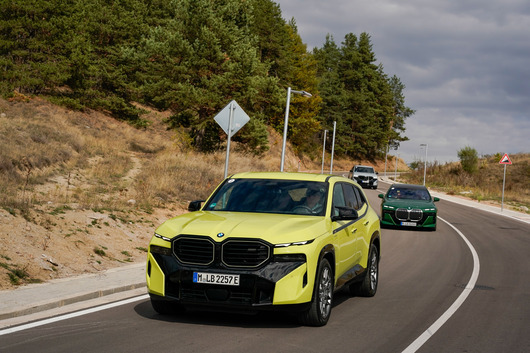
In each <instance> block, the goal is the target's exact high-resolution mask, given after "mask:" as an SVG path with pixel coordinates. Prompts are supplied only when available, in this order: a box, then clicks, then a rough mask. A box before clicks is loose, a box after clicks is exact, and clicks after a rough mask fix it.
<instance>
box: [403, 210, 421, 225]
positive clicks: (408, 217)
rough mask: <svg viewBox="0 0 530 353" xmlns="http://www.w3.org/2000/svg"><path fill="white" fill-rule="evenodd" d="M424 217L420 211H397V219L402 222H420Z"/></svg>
mask: <svg viewBox="0 0 530 353" xmlns="http://www.w3.org/2000/svg"><path fill="white" fill-rule="evenodd" d="M422 217H423V211H422V210H420V209H413V210H408V209H406V208H398V209H397V210H396V218H397V219H399V220H400V221H415V222H417V221H419V220H421V219H422Z"/></svg>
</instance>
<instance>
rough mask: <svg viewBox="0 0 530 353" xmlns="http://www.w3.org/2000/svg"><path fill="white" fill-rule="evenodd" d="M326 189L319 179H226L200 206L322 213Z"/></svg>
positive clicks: (302, 213) (207, 209) (241, 210)
mask: <svg viewBox="0 0 530 353" xmlns="http://www.w3.org/2000/svg"><path fill="white" fill-rule="evenodd" d="M327 190H328V187H327V183H323V182H314V181H300V180H277V179H228V180H227V181H225V183H224V184H223V185H222V186H221V187H220V188H219V189H218V190H217V192H216V193H215V195H213V197H212V198H211V199H210V200H209V202H208V203H207V204H206V205H205V207H204V208H203V209H204V210H206V211H230V212H257V213H280V214H293V215H313V216H323V215H324V214H325V210H326V195H327Z"/></svg>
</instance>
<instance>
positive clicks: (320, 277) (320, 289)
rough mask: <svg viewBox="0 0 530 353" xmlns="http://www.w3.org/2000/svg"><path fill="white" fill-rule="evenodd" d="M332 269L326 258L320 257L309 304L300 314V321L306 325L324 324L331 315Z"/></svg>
mask: <svg viewBox="0 0 530 353" xmlns="http://www.w3.org/2000/svg"><path fill="white" fill-rule="evenodd" d="M333 277H334V276H333V271H332V270H331V265H330V264H329V261H328V260H326V259H322V260H321V261H320V264H319V266H318V270H317V275H316V278H315V288H314V291H313V300H312V301H311V306H310V307H309V309H308V310H307V311H305V312H303V313H302V314H301V315H300V322H301V323H302V324H303V325H307V326H324V325H325V324H327V323H328V320H329V317H330V316H331V305H332V302H333V287H334V285H333V282H334V279H333Z"/></svg>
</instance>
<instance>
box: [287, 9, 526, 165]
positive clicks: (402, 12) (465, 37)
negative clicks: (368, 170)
mask: <svg viewBox="0 0 530 353" xmlns="http://www.w3.org/2000/svg"><path fill="white" fill-rule="evenodd" d="M277 2H278V3H279V4H280V7H281V9H282V13H283V15H284V18H286V19H287V20H288V19H290V18H291V17H294V18H295V20H296V23H297V25H298V30H299V33H300V35H301V37H302V40H303V41H304V42H305V43H307V44H308V47H309V49H311V48H313V47H319V46H321V45H322V44H323V43H324V41H325V37H326V35H327V34H331V35H332V36H333V37H334V39H335V42H337V43H340V42H342V40H343V39H344V35H345V34H347V33H354V34H357V35H358V34H360V33H362V32H367V33H369V34H370V35H371V38H372V44H373V46H374V52H375V54H376V56H377V60H378V62H379V63H382V64H383V66H384V68H385V72H386V73H387V74H389V75H397V76H398V77H400V78H401V80H402V81H403V83H404V84H405V85H406V89H405V92H404V93H405V97H406V103H407V105H408V106H410V107H411V108H413V109H415V110H416V114H415V115H414V116H413V117H411V118H409V119H408V121H407V124H406V128H407V131H406V133H405V134H406V136H408V137H409V138H410V139H411V140H410V141H408V142H405V143H403V145H402V147H401V149H400V151H398V152H399V153H400V155H401V156H402V157H404V158H405V159H406V161H407V162H410V161H412V160H414V159H417V158H418V157H421V158H423V155H422V154H421V153H424V152H421V151H420V150H419V144H420V143H429V150H428V152H429V160H434V159H436V160H438V161H441V162H445V161H449V160H457V159H458V158H457V151H458V150H459V149H461V148H462V147H465V146H471V147H473V148H475V149H476V150H477V151H478V152H479V153H482V154H493V153H497V152H500V153H518V152H530V143H529V142H528V141H530V138H529V137H528V136H529V135H530V2H528V1H527V0H508V1H502V2H501V1H497V0H496V1H493V0H463V1H440V0H402V1H390V0H373V1H361V0H353V1H352V0H342V1H341V0H328V1H326V2H322V1H315V0H281V1H277Z"/></svg>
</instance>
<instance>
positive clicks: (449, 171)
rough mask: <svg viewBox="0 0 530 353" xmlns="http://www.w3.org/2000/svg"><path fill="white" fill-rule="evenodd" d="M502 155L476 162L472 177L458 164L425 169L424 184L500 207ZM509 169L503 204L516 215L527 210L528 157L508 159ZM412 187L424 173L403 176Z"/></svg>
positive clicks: (529, 191) (529, 192)
mask: <svg viewBox="0 0 530 353" xmlns="http://www.w3.org/2000/svg"><path fill="white" fill-rule="evenodd" d="M501 157H502V154H497V155H494V156H488V157H486V158H482V159H481V160H480V161H479V169H478V171H477V172H476V173H474V174H468V173H466V172H465V171H464V170H463V169H462V167H461V165H460V163H459V162H455V163H449V164H444V165H441V164H438V163H435V164H433V165H428V166H427V178H426V179H427V181H426V184H427V186H429V187H432V188H434V189H437V190H440V191H444V192H446V193H449V194H462V195H465V196H467V197H470V198H473V199H475V200H478V201H492V202H495V203H500V202H501V199H502V183H503V174H504V166H503V165H500V164H499V161H500V159H501ZM510 159H511V161H512V163H513V164H512V165H508V166H507V168H506V185H505V190H504V202H505V203H506V204H507V205H510V206H512V207H513V208H515V209H518V210H519V211H524V212H528V209H529V208H530V154H528V153H519V154H513V155H510ZM406 180H407V181H408V182H411V183H415V184H421V183H423V170H418V171H415V172H413V173H410V174H409V175H408V176H406Z"/></svg>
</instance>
